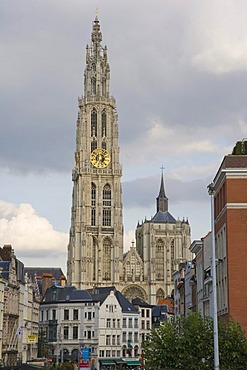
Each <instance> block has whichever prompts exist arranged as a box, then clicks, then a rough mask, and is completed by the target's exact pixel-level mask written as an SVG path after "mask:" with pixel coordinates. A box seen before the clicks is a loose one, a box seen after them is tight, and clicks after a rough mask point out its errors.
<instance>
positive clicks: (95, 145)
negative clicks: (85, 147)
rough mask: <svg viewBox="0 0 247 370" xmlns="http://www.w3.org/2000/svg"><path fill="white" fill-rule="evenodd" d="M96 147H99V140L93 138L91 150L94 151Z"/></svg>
mask: <svg viewBox="0 0 247 370" xmlns="http://www.w3.org/2000/svg"><path fill="white" fill-rule="evenodd" d="M95 149H97V141H96V140H93V141H92V142H91V152H93V151H94V150H95Z"/></svg>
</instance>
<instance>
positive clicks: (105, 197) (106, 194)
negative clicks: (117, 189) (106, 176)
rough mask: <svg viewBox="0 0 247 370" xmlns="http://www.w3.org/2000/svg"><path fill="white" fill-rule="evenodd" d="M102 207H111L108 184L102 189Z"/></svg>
mask: <svg viewBox="0 0 247 370" xmlns="http://www.w3.org/2000/svg"><path fill="white" fill-rule="evenodd" d="M103 207H111V187H110V185H109V184H107V185H105V186H104V188H103Z"/></svg>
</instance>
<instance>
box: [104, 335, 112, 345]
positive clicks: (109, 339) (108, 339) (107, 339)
mask: <svg viewBox="0 0 247 370" xmlns="http://www.w3.org/2000/svg"><path fill="white" fill-rule="evenodd" d="M105 344H106V345H107V346H109V345H110V344H111V336H110V335H106V341H105Z"/></svg>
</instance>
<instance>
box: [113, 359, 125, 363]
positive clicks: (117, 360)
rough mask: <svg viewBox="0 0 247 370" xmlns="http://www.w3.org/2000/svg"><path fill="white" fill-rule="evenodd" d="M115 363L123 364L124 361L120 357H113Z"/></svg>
mask: <svg viewBox="0 0 247 370" xmlns="http://www.w3.org/2000/svg"><path fill="white" fill-rule="evenodd" d="M114 361H115V362H116V364H125V363H126V362H125V361H124V360H123V359H122V358H114Z"/></svg>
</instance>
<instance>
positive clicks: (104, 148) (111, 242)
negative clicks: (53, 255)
mask: <svg viewBox="0 0 247 370" xmlns="http://www.w3.org/2000/svg"><path fill="white" fill-rule="evenodd" d="M101 41H102V34H101V32H100V24H99V21H98V18H97V17H96V18H95V21H94V22H93V31H92V36H91V45H90V46H87V47H86V68H85V72H84V96H83V97H81V98H79V112H78V119H77V131H76V152H75V164H74V168H73V171H72V179H73V183H74V186H73V195H72V214H71V229H70V240H69V246H68V262H67V274H68V283H69V284H73V285H75V286H76V287H77V288H79V289H87V288H91V287H92V286H95V285H98V286H99V285H102V286H109V285H112V284H117V283H118V282H119V281H120V275H121V273H122V258H123V221H122V189H121V182H120V180H121V176H122V168H121V166H120V164H119V147H118V116H117V111H116V102H115V99H114V98H113V97H111V96H110V67H109V63H108V59H107V48H106V46H105V47H102V45H101Z"/></svg>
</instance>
